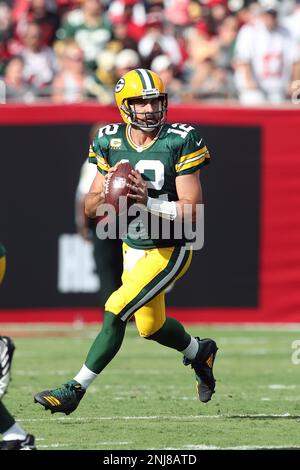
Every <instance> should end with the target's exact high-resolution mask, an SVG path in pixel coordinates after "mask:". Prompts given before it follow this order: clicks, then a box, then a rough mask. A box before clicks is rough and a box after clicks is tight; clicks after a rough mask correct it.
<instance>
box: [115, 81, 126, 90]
mask: <svg viewBox="0 0 300 470" xmlns="http://www.w3.org/2000/svg"><path fill="white" fill-rule="evenodd" d="M124 85H125V80H124V78H120V80H119V81H118V82H117V84H116V86H115V92H116V93H119V91H121V90H123V88H124Z"/></svg>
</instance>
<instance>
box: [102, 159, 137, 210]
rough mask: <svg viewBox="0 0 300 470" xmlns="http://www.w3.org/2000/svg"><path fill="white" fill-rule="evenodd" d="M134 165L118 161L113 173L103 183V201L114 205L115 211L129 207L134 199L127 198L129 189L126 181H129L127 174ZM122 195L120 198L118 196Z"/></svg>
mask: <svg viewBox="0 0 300 470" xmlns="http://www.w3.org/2000/svg"><path fill="white" fill-rule="evenodd" d="M131 170H134V167H133V166H132V165H131V163H129V162H124V163H120V165H119V166H118V167H117V169H116V171H115V172H114V173H111V175H109V177H108V178H107V180H106V184H105V189H104V192H105V202H106V203H107V204H111V205H112V206H114V208H115V210H116V213H117V214H121V213H122V212H124V211H125V210H126V208H128V207H130V206H131V205H132V204H133V203H134V200H133V199H130V198H127V194H128V193H129V192H130V189H129V188H128V187H127V183H131V181H130V179H129V178H128V175H129V174H130V172H131ZM121 196H123V197H122V198H121V199H120V197H121Z"/></svg>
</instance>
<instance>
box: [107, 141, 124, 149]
mask: <svg viewBox="0 0 300 470" xmlns="http://www.w3.org/2000/svg"><path fill="white" fill-rule="evenodd" d="M121 145H122V140H121V139H111V141H110V148H111V149H119V148H120V147H121Z"/></svg>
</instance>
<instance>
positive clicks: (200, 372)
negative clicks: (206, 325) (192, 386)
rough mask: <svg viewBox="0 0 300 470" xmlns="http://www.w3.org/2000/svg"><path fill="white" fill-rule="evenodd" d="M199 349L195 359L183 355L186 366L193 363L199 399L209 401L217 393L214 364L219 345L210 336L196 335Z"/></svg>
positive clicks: (204, 401)
mask: <svg viewBox="0 0 300 470" xmlns="http://www.w3.org/2000/svg"><path fill="white" fill-rule="evenodd" d="M196 340H197V341H198V344H199V349H198V352H197V355H196V357H195V359H193V360H190V359H188V358H187V357H185V356H184V357H183V364H184V365H185V366H188V365H191V367H192V369H194V372H195V375H196V380H197V393H198V397H199V400H200V401H202V402H203V403H207V402H208V401H209V400H210V399H211V397H212V395H213V393H215V385H216V381H215V378H214V375H213V365H214V361H215V358H216V354H217V350H218V348H217V345H216V343H215V341H213V340H212V339H210V338H204V339H200V338H198V337H196Z"/></svg>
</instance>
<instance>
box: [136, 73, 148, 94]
mask: <svg viewBox="0 0 300 470" xmlns="http://www.w3.org/2000/svg"><path fill="white" fill-rule="evenodd" d="M136 72H137V74H138V76H139V77H140V79H141V82H142V87H143V90H146V89H147V87H146V82H145V79H144V77H143V75H142V73H141V72H140V70H139V69H137V70H136Z"/></svg>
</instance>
